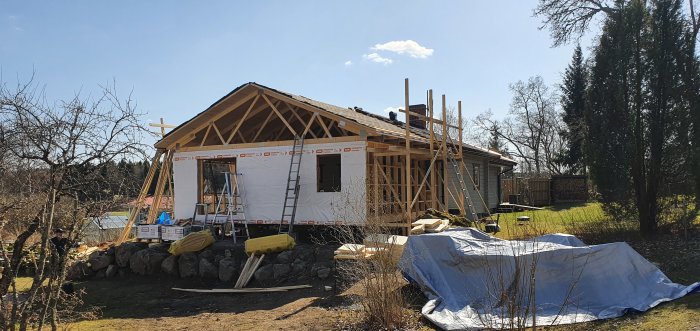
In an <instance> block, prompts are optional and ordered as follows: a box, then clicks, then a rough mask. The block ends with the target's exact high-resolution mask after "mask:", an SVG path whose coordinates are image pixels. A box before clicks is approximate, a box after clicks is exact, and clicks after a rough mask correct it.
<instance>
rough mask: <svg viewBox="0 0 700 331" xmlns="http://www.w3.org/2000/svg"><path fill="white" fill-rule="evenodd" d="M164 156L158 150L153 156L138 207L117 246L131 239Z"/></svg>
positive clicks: (130, 215) (127, 223)
mask: <svg viewBox="0 0 700 331" xmlns="http://www.w3.org/2000/svg"><path fill="white" fill-rule="evenodd" d="M162 155H163V150H162V149H157V150H156V155H155V156H153V160H151V166H150V167H149V168H148V174H147V175H146V179H145V180H144V181H143V184H142V185H141V191H139V195H138V197H137V198H136V206H134V211H133V212H131V213H130V214H129V218H128V220H127V222H126V225H125V226H124V230H123V231H122V233H121V235H120V236H119V239H118V240H117V244H121V243H123V242H124V241H126V240H127V239H129V236H130V235H131V228H132V227H133V226H134V223H135V222H136V217H137V216H138V215H139V212H140V211H141V209H143V207H144V200H145V199H146V195H148V190H149V189H150V188H151V183H153V178H154V177H155V173H156V169H158V167H159V164H160V157H161V156H162Z"/></svg>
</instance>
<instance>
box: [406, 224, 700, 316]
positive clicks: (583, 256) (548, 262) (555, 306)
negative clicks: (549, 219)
mask: <svg viewBox="0 0 700 331" xmlns="http://www.w3.org/2000/svg"><path fill="white" fill-rule="evenodd" d="M399 267H400V268H401V270H402V272H403V273H404V275H405V276H406V278H407V279H408V280H409V281H411V282H413V283H415V284H417V285H418V286H419V287H420V288H421V289H422V291H423V292H424V293H425V294H426V296H427V297H428V299H429V301H428V302H427V303H426V304H425V306H424V307H423V310H422V313H423V315H424V316H425V317H426V318H428V319H429V320H430V321H432V322H433V323H435V324H436V325H437V326H439V327H441V328H443V329H446V330H463V329H467V330H468V329H482V328H502V327H518V326H520V327H522V326H531V325H532V322H533V318H532V317H533V316H532V309H531V307H533V306H534V307H536V314H535V322H536V323H537V325H542V326H544V325H556V324H569V323H578V322H585V321H591V320H596V319H606V318H613V317H618V316H622V315H623V314H624V313H625V312H627V311H628V310H636V311H646V310H647V309H649V308H651V307H654V306H656V305H658V304H659V303H662V302H665V301H670V300H674V299H677V298H680V297H682V296H684V295H686V294H688V293H690V292H693V291H695V290H698V289H699V288H700V282H698V283H695V284H692V285H690V286H683V285H680V284H675V283H672V282H671V280H670V279H668V277H666V276H665V275H664V274H663V272H661V270H659V269H658V268H657V267H656V266H655V265H654V264H652V263H651V262H649V261H647V260H646V259H645V258H644V257H642V256H641V255H639V254H638V253H637V252H636V251H634V249H632V248H631V247H630V246H629V245H627V244H626V243H610V244H604V245H592V246H588V245H585V244H584V243H583V242H582V241H580V240H579V239H577V238H576V237H573V236H571V235H565V234H553V235H546V236H542V237H537V238H534V239H531V240H527V241H510V240H502V239H498V238H493V237H491V236H489V235H487V234H484V233H482V232H479V231H478V230H475V229H471V228H470V229H455V230H448V231H445V232H441V233H435V234H426V235H419V236H411V237H409V240H408V243H407V244H406V247H405V250H404V253H403V255H402V257H401V261H400V263H399Z"/></svg>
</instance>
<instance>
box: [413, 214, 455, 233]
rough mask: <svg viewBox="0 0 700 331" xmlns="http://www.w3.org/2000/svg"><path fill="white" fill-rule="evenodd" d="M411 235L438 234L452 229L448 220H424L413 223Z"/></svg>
mask: <svg viewBox="0 0 700 331" xmlns="http://www.w3.org/2000/svg"><path fill="white" fill-rule="evenodd" d="M411 226H412V227H413V228H411V234H413V235H416V234H422V233H425V232H428V233H438V232H442V231H445V230H447V229H448V228H449V227H450V221H449V220H448V219H439V218H423V219H419V220H417V221H415V222H413V223H411Z"/></svg>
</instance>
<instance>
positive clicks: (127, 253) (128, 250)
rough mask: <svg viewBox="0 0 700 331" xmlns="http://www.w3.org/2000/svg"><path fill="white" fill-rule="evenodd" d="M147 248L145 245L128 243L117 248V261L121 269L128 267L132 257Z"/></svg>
mask: <svg viewBox="0 0 700 331" xmlns="http://www.w3.org/2000/svg"><path fill="white" fill-rule="evenodd" d="M144 248H146V244H145V243H135V242H127V243H123V244H121V245H119V246H117V249H116V251H115V260H116V262H117V265H118V266H120V267H128V266H129V260H130V259H131V255H132V254H134V253H136V252H138V251H140V250H142V249H144Z"/></svg>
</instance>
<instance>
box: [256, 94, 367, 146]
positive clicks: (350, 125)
mask: <svg viewBox="0 0 700 331" xmlns="http://www.w3.org/2000/svg"><path fill="white" fill-rule="evenodd" d="M265 94H266V95H269V96H271V97H273V98H275V99H277V100H283V101H285V102H288V103H290V104H292V105H295V106H297V107H299V108H302V109H306V110H308V111H312V112H319V113H320V115H321V116H323V117H326V118H329V119H332V120H335V121H338V122H340V121H343V122H345V126H344V128H345V129H346V130H348V131H350V132H353V133H355V134H360V130H365V131H366V132H367V134H368V135H377V130H376V129H375V128H371V127H369V126H366V125H362V124H360V123H357V122H355V121H353V120H349V119H347V118H345V117H342V116H339V115H336V114H333V113H331V112H329V111H327V110H325V109H323V108H320V107H316V106H312V105H309V104H306V103H304V102H301V101H298V100H295V99H292V98H290V97H288V96H286V95H284V94H281V93H278V92H275V91H272V90H265Z"/></svg>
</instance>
